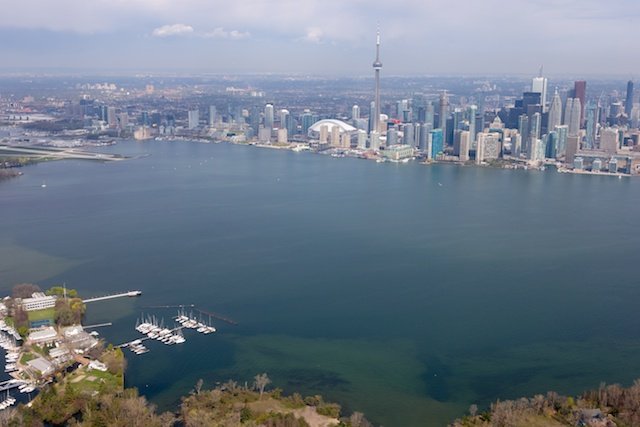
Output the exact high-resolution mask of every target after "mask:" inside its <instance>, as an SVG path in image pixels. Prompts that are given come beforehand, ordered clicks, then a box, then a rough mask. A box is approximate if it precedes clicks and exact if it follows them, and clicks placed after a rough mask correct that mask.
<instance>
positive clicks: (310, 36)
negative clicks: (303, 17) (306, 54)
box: [304, 27, 324, 43]
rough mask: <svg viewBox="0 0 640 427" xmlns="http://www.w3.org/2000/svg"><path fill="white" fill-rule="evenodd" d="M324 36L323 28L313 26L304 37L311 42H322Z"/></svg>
mask: <svg viewBox="0 0 640 427" xmlns="http://www.w3.org/2000/svg"><path fill="white" fill-rule="evenodd" d="M322 36H324V32H323V31H322V28H318V27H311V28H307V34H306V35H305V36H304V39H305V40H306V41H308V42H311V43H320V42H322Z"/></svg>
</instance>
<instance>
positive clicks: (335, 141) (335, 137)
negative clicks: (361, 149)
mask: <svg viewBox="0 0 640 427" xmlns="http://www.w3.org/2000/svg"><path fill="white" fill-rule="evenodd" d="M331 146H332V147H339V146H340V127H339V126H338V125H333V126H331Z"/></svg>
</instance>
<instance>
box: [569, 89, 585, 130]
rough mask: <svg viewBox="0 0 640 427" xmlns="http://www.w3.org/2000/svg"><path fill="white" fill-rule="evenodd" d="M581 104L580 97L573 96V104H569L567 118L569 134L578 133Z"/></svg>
mask: <svg viewBox="0 0 640 427" xmlns="http://www.w3.org/2000/svg"><path fill="white" fill-rule="evenodd" d="M581 111H582V106H581V105H580V98H573V104H572V105H571V118H570V120H569V123H567V124H568V125H569V135H578V134H579V133H580V114H581Z"/></svg>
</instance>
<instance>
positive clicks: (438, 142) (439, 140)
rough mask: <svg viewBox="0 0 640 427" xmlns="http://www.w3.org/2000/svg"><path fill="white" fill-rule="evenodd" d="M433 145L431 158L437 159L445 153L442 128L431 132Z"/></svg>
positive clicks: (430, 136)
mask: <svg viewBox="0 0 640 427" xmlns="http://www.w3.org/2000/svg"><path fill="white" fill-rule="evenodd" d="M429 141H430V145H431V150H430V157H429V158H430V159H435V158H437V157H438V156H439V155H442V154H443V153H444V132H443V130H442V129H434V130H432V131H431V132H429Z"/></svg>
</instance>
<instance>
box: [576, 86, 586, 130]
mask: <svg viewBox="0 0 640 427" xmlns="http://www.w3.org/2000/svg"><path fill="white" fill-rule="evenodd" d="M573 93H574V95H573V97H574V98H578V99H579V100H580V126H581V127H582V126H584V107H585V106H586V105H587V104H586V102H585V101H586V99H587V98H586V97H587V82H586V81H584V80H577V81H576V82H575V83H574V84H573Z"/></svg>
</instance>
